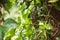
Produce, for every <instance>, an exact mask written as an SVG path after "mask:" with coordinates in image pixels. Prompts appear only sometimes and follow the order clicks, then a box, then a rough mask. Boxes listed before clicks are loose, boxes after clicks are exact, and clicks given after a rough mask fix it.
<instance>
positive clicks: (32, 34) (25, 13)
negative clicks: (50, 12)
mask: <svg viewBox="0 0 60 40" xmlns="http://www.w3.org/2000/svg"><path fill="white" fill-rule="evenodd" d="M35 1H36V2H35ZM35 1H34V0H9V2H7V3H6V5H5V4H3V5H5V8H6V9H8V11H9V12H10V14H7V12H6V15H7V17H6V15H5V17H4V19H5V20H4V25H3V27H0V30H1V29H2V30H1V32H0V35H1V36H2V32H3V33H4V37H3V40H47V37H48V36H47V33H48V34H51V32H50V31H51V29H52V25H51V24H50V23H47V20H46V21H45V19H44V18H43V19H42V17H43V16H45V14H46V13H47V11H46V10H47V9H46V8H47V7H46V1H45V0H35ZM35 9H36V10H35ZM33 10H34V12H37V14H38V17H39V18H38V22H39V24H38V25H39V28H38V29H35V27H34V25H33V23H32V21H31V18H30V14H31V11H33ZM41 10H43V11H41ZM48 31H49V32H48ZM0 38H1V40H2V37H0Z"/></svg>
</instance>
